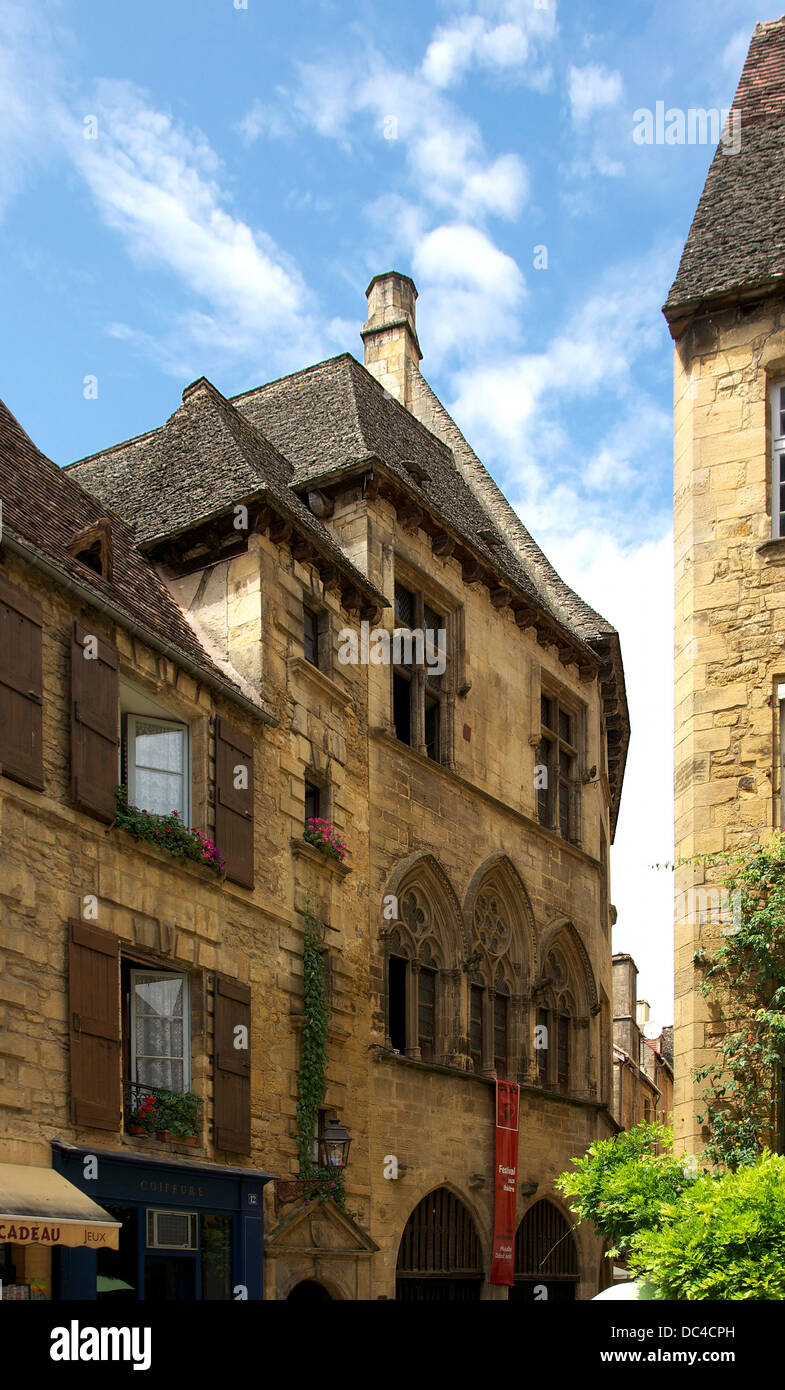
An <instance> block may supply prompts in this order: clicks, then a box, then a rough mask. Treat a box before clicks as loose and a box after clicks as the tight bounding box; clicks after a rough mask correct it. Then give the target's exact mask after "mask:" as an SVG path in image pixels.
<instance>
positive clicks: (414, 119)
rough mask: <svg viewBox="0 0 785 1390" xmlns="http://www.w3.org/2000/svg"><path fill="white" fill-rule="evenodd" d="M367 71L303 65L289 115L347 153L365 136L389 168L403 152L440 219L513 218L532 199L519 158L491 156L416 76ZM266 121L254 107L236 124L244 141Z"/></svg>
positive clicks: (470, 127)
mask: <svg viewBox="0 0 785 1390" xmlns="http://www.w3.org/2000/svg"><path fill="white" fill-rule="evenodd" d="M364 67H365V68H366V69H367V72H366V73H365V75H363V76H358V75H357V71H358V68H357V65H355V66H353V67H351V68H349V67H347V66H345V65H343V64H342V63H327V64H324V63H322V64H315V63H304V64H301V65H300V67H299V69H298V85H297V88H296V90H295V91H294V92H293V93H292V94H291V95H290V97H289V108H290V112H291V113H292V114H293V116H294V117H295V118H296V119H298V120H299V121H300V122H301V123H303V124H305V125H308V126H310V127H312V128H313V129H314V130H316V131H317V132H318V133H319V134H320V135H323V136H325V137H329V138H332V139H336V140H338V141H340V142H341V143H342V144H343V145H344V147H345V148H347V149H351V148H352V142H353V141H354V142H356V141H357V140H359V139H367V138H368V137H369V136H370V137H371V138H374V139H376V140H378V141H379V142H380V145H382V147H385V146H386V150H385V153H384V156H383V157H384V158H388V159H390V160H391V161H394V160H395V156H396V152H397V150H398V149H402V150H403V152H404V156H405V160H406V166H407V170H408V173H409V176H410V179H411V181H412V183H413V185H414V187H415V188H416V190H417V193H418V195H419V196H420V197H421V198H422V199H423V200H424V201H425V202H426V203H430V204H431V205H432V206H434V207H436V208H438V209H440V210H442V211H445V210H446V211H449V212H450V213H451V214H452V215H457V216H459V217H477V218H482V217H485V216H488V215H491V216H500V217H506V218H514V217H516V216H517V214H518V213H519V212H520V210H521V208H522V207H523V205H524V203H525V201H526V199H527V197H528V192H529V183H528V176H527V172H526V167H525V165H524V163H523V160H522V159H521V158H520V157H519V156H518V155H517V154H512V153H507V154H502V155H499V156H497V157H496V158H495V159H494V158H492V157H491V156H489V154H488V152H487V150H486V148H485V145H484V142H483V139H482V136H481V134H480V130H479V128H478V126H477V125H476V124H475V122H474V121H472V120H470V119H469V118H468V117H467V116H465V115H463V114H462V113H461V111H460V110H459V109H458V108H457V107H456V106H455V105H453V103H452V102H451V101H449V100H448V99H447V98H445V97H444V96H442V95H441V93H440V92H438V91H436V90H434V88H433V87H432V86H431V85H430V84H429V83H428V82H427V81H426V80H425V79H424V78H423V77H422V76H421V75H419V74H414V75H411V74H409V73H406V72H402V71H399V70H396V69H394V68H391V67H390V66H389V65H388V64H387V63H386V62H385V61H384V59H382V58H381V57H380V56H379V55H378V54H373V55H371V56H370V57H369V58H368V59H367V60H366V62H365V64H364ZM358 118H359V130H358V129H357V127H358ZM363 118H365V123H364V124H362V119H363ZM266 119H267V117H266V116H265V117H262V116H260V114H259V111H258V108H257V107H252V108H251V110H250V111H249V113H248V115H247V116H246V117H245V118H244V120H243V122H241V126H242V128H243V130H244V133H245V137H246V139H248V140H250V139H252V138H253V135H254V131H256V130H258V131H259V132H261V130H262V129H264V128H265V125H264V122H265V120H266ZM380 157H381V156H380Z"/></svg>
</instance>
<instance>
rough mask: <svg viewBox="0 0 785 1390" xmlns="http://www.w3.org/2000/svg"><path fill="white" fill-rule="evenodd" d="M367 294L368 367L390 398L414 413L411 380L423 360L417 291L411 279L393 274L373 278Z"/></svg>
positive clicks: (364, 334)
mask: <svg viewBox="0 0 785 1390" xmlns="http://www.w3.org/2000/svg"><path fill="white" fill-rule="evenodd" d="M365 293H366V295H367V298H368V322H367V323H366V324H365V325H364V327H363V329H362V334H361V336H362V340H363V344H364V347H365V365H366V367H367V368H368V371H369V372H371V374H372V375H373V376H375V377H376V380H377V381H378V382H380V384H381V385H382V386H383V387H384V389H385V390H386V391H389V392H390V395H391V396H395V398H396V400H399V401H400V402H401V405H405V406H408V407H409V408H410V409H411V401H412V389H411V387H412V380H413V377H415V376H416V375H417V374H418V372H419V365H420V362H421V360H422V353H421V352H420V344H419V343H418V341H417V327H416V321H415V312H416V311H415V303H416V300H417V288H416V286H415V283H414V281H413V280H410V279H409V276H408V275H400V274H399V273H398V272H397V271H395V270H390V271H388V272H387V274H386V275H374V277H373V279H372V281H371V283H370V285H369V286H368V288H367V290H366V291H365Z"/></svg>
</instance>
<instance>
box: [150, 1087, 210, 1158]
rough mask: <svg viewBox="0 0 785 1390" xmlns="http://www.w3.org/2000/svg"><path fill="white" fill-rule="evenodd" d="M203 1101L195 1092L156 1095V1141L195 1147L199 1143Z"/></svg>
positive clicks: (162, 1091) (160, 1091)
mask: <svg viewBox="0 0 785 1390" xmlns="http://www.w3.org/2000/svg"><path fill="white" fill-rule="evenodd" d="M201 1114H202V1101H201V1100H200V1098H199V1096H197V1095H195V1093H194V1092H193V1091H167V1090H159V1091H158V1092H157V1094H156V1110H155V1117H156V1130H155V1137H156V1139H161V1140H164V1141H166V1142H168V1143H175V1144H190V1145H195V1144H197V1143H198V1141H199V1130H200V1128H201Z"/></svg>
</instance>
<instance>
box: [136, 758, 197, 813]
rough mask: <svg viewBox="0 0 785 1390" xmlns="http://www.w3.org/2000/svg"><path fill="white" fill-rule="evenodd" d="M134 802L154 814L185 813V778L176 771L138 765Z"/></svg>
mask: <svg viewBox="0 0 785 1390" xmlns="http://www.w3.org/2000/svg"><path fill="white" fill-rule="evenodd" d="M134 804H135V805H136V806H139V807H140V808H141V809H142V810H143V811H149V812H150V814H151V815H154V816H170V815H171V814H172V811H176V812H177V814H178V816H182V815H184V814H185V807H184V804H183V778H182V777H180V776H178V774H177V773H176V772H153V771H151V770H150V768H146V767H137V769H136V775H135V777H134Z"/></svg>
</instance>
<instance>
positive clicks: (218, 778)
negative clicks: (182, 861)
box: [215, 719, 254, 888]
mask: <svg viewBox="0 0 785 1390" xmlns="http://www.w3.org/2000/svg"><path fill="white" fill-rule="evenodd" d="M242 768H245V769H246V771H247V775H246V777H245V778H244V779H243V778H242V776H241V771H240V770H241V769H242ZM242 780H245V781H246V783H247V786H246V787H245V788H243V787H242V786H240V787H237V786H236V785H235V783H236V782H237V781H242ZM253 796H254V793H253V741H252V740H251V739H250V738H249V737H248V735H247V734H244V733H242V731H241V730H240V729H237V728H236V727H235V726H234V724H229V723H228V722H227V720H225V719H219V720H218V727H217V730H216V737H215V843H216V844H217V846H218V849H219V850H220V852H221V854H222V855H223V857H224V859H225V860H226V877H227V878H230V879H231V880H232V882H233V883H240V884H242V885H243V887H244V888H253V867H254V865H253Z"/></svg>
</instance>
